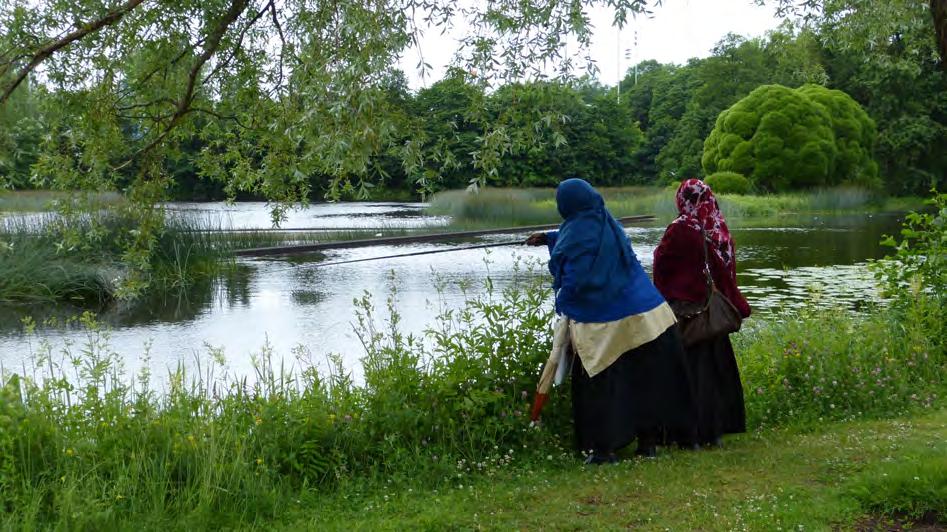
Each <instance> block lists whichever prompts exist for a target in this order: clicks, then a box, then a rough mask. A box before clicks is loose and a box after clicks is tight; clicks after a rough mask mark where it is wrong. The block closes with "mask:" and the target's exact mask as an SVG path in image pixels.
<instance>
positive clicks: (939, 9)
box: [930, 0, 947, 70]
mask: <svg viewBox="0 0 947 532" xmlns="http://www.w3.org/2000/svg"><path fill="white" fill-rule="evenodd" d="M930 1H931V16H933V17H934V34H935V35H936V37H937V51H938V52H940V65H941V67H942V68H944V69H945V70H947V0H930Z"/></svg>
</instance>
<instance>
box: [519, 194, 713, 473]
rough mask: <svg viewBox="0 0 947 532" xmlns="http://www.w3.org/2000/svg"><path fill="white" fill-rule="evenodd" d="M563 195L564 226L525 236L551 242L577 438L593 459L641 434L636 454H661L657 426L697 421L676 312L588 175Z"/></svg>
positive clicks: (682, 427) (559, 200)
mask: <svg viewBox="0 0 947 532" xmlns="http://www.w3.org/2000/svg"><path fill="white" fill-rule="evenodd" d="M556 204H557V207H558V209H559V214H560V215H561V216H562V218H563V222H562V224H561V225H560V226H559V230H558V231H551V232H549V233H537V234H534V235H532V236H530V237H529V239H528V240H527V244H530V245H534V246H538V245H543V244H545V245H547V246H548V247H549V253H550V259H549V271H550V273H552V277H553V289H554V290H555V293H556V313H557V314H559V315H560V316H561V320H560V322H559V324H557V328H559V327H567V328H568V336H569V338H570V340H571V352H572V355H573V356H572V361H573V362H572V406H573V414H574V416H575V433H576V440H577V444H578V448H579V449H580V450H582V451H584V452H589V455H588V458H587V460H586V463H604V462H613V461H615V460H617V458H616V455H615V452H616V451H618V450H619V449H621V448H622V447H625V446H626V445H628V444H630V443H631V442H632V440H634V439H635V438H637V439H638V450H637V451H636V454H641V455H646V456H654V454H655V443H656V442H657V440H658V439H659V437H660V432H661V431H664V430H669V431H674V432H679V433H685V432H687V431H688V430H692V427H693V424H694V416H695V411H696V408H695V405H694V402H693V394H692V391H691V387H690V383H689V380H688V378H687V374H686V369H685V365H684V350H683V347H682V346H681V340H680V335H679V333H678V330H677V327H676V320H675V318H674V313H673V312H672V311H671V309H670V307H669V306H668V304H667V303H666V302H665V301H664V298H663V297H662V296H661V294H660V293H659V292H658V291H657V289H655V287H654V285H653V284H652V283H651V280H650V279H649V278H648V275H647V274H646V273H645V272H644V270H643V269H642V267H641V264H640V263H639V262H638V259H637V257H635V253H634V251H632V248H631V242H630V241H629V239H628V236H627V235H626V234H625V231H624V228H623V227H622V226H621V224H619V223H618V221H617V220H615V218H614V217H612V215H611V214H610V213H609V212H608V210H607V209H606V208H605V201H604V200H603V199H602V196H601V195H600V194H599V193H598V192H596V190H595V189H594V188H592V186H591V185H590V184H589V183H587V182H586V181H584V180H582V179H568V180H566V181H563V182H562V183H560V184H559V186H558V188H557V189H556ZM560 330H561V329H560ZM576 357H577V358H578V360H577V361H576V360H575V358H576Z"/></svg>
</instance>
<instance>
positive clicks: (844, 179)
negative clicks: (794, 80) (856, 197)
mask: <svg viewBox="0 0 947 532" xmlns="http://www.w3.org/2000/svg"><path fill="white" fill-rule="evenodd" d="M797 91H798V92H799V93H800V94H802V95H804V96H806V97H808V98H809V99H811V100H812V101H814V102H816V103H818V104H820V105H822V106H823V107H825V109H826V110H827V111H828V113H829V118H830V120H831V122H832V131H833V132H834V133H835V146H836V149H837V155H836V158H835V164H834V168H833V170H832V174H833V175H834V176H835V180H834V181H835V182H836V183H843V184H853V185H859V186H863V187H867V188H875V187H877V185H878V184H879V180H878V164H877V163H876V162H875V161H874V159H873V157H872V147H873V146H874V143H875V137H876V130H875V122H874V121H873V120H872V119H871V118H870V117H869V116H868V113H866V112H865V110H864V109H862V107H861V106H860V105H858V103H857V102H855V100H853V99H852V98H851V97H850V96H849V95H847V94H845V93H844V92H842V91H839V90H830V89H826V88H825V87H822V86H820V85H811V84H810V85H803V86H802V87H800V88H799V89H797Z"/></svg>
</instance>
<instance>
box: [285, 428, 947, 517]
mask: <svg viewBox="0 0 947 532" xmlns="http://www.w3.org/2000/svg"><path fill="white" fill-rule="evenodd" d="M945 442H947V411H944V410H941V411H938V412H936V413H933V414H930V415H925V416H920V417H912V418H900V419H894V420H886V421H873V422H864V421H862V422H848V423H837V424H830V425H828V426H826V425H822V426H819V427H817V428H814V429H813V430H812V431H798V430H769V431H764V432H761V433H757V434H752V435H748V436H742V437H738V438H732V439H728V440H727V442H726V446H725V447H724V448H723V449H720V450H711V451H701V452H697V453H693V452H683V451H677V452H669V453H666V454H664V455H662V456H660V457H659V458H658V459H657V460H640V459H639V460H635V461H626V462H623V463H621V464H619V465H617V466H607V467H599V468H591V469H589V468H581V467H578V466H575V465H574V464H573V463H571V462H567V463H566V464H562V463H561V462H562V460H563V459H562V458H561V457H559V456H556V457H555V458H554V460H551V461H547V462H546V463H542V462H537V463H534V464H531V465H530V466H529V467H524V468H522V469H517V470H515V471H504V472H501V473H500V474H497V475H494V476H491V477H489V478H476V479H473V480H467V479H460V480H458V481H457V482H455V483H452V485H450V486H449V487H444V488H442V489H440V490H431V489H429V488H427V489H426V488H424V487H417V486H416V487H414V488H413V489H407V490H406V489H390V490H383V491H382V490H376V491H370V492H368V493H357V492H356V493H346V494H345V496H335V497H332V498H329V500H327V501H326V500H323V501H320V502H315V503H313V502H310V501H308V500H307V501H305V502H302V501H300V503H299V504H297V505H295V506H294V508H293V509H292V510H290V512H289V515H288V516H286V518H285V519H284V521H285V524H282V525H281V526H278V527H277V528H281V529H286V530H345V529H352V528H355V529H359V530H475V529H488V530H589V529H595V530H613V529H627V528H632V529H645V530H778V529H782V530H798V529H802V530H824V529H834V530H853V529H875V528H872V527H877V529H884V530H888V529H894V528H895V525H896V524H900V525H906V526H907V527H910V524H911V523H916V522H921V524H923V523H924V522H925V521H927V523H928V524H929V523H931V522H932V521H935V520H937V521H936V522H939V523H940V525H939V526H940V527H944V526H947V443H945ZM310 505H314V507H313V506H310ZM939 529H942V528H939Z"/></svg>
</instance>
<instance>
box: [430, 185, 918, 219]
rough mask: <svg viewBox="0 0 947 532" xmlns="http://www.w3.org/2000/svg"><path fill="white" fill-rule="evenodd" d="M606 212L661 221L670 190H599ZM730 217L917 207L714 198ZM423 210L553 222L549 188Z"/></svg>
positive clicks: (835, 194) (837, 196) (816, 198)
mask: <svg viewBox="0 0 947 532" xmlns="http://www.w3.org/2000/svg"><path fill="white" fill-rule="evenodd" d="M600 191H601V192H602V195H603V196H604V197H605V201H606V204H607V205H608V208H609V210H610V211H611V212H612V214H614V215H615V216H631V215H635V214H654V215H657V216H658V217H659V218H661V219H662V220H665V221H666V220H670V219H671V218H673V217H675V216H677V207H676V205H675V203H674V192H675V191H674V190H673V189H668V188H658V187H623V188H602V189H601V190H600ZM717 197H718V199H719V201H720V206H721V208H722V209H723V211H724V213H725V214H726V215H727V217H729V218H751V217H763V218H770V217H776V216H784V215H793V214H820V213H843V212H881V211H904V210H910V209H916V208H918V207H920V206H921V205H922V203H923V200H921V199H920V198H893V197H880V196H876V195H874V194H872V193H870V192H868V191H865V190H861V189H856V188H835V189H823V190H814V191H810V192H799V193H791V194H773V195H760V196H757V195H736V194H721V195H718V196H717ZM428 212H430V213H431V214H436V215H449V216H452V217H453V218H454V220H455V222H457V223H463V224H466V225H478V224H479V225H483V226H491V225H493V226H505V225H518V224H539V223H556V222H558V221H559V220H560V217H559V215H558V213H557V211H556V202H555V190H553V189H499V188H486V189H482V190H480V191H479V192H477V193H470V192H467V191H464V190H452V191H446V192H439V193H437V194H435V195H434V196H433V197H432V198H431V205H430V207H429V209H428Z"/></svg>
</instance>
